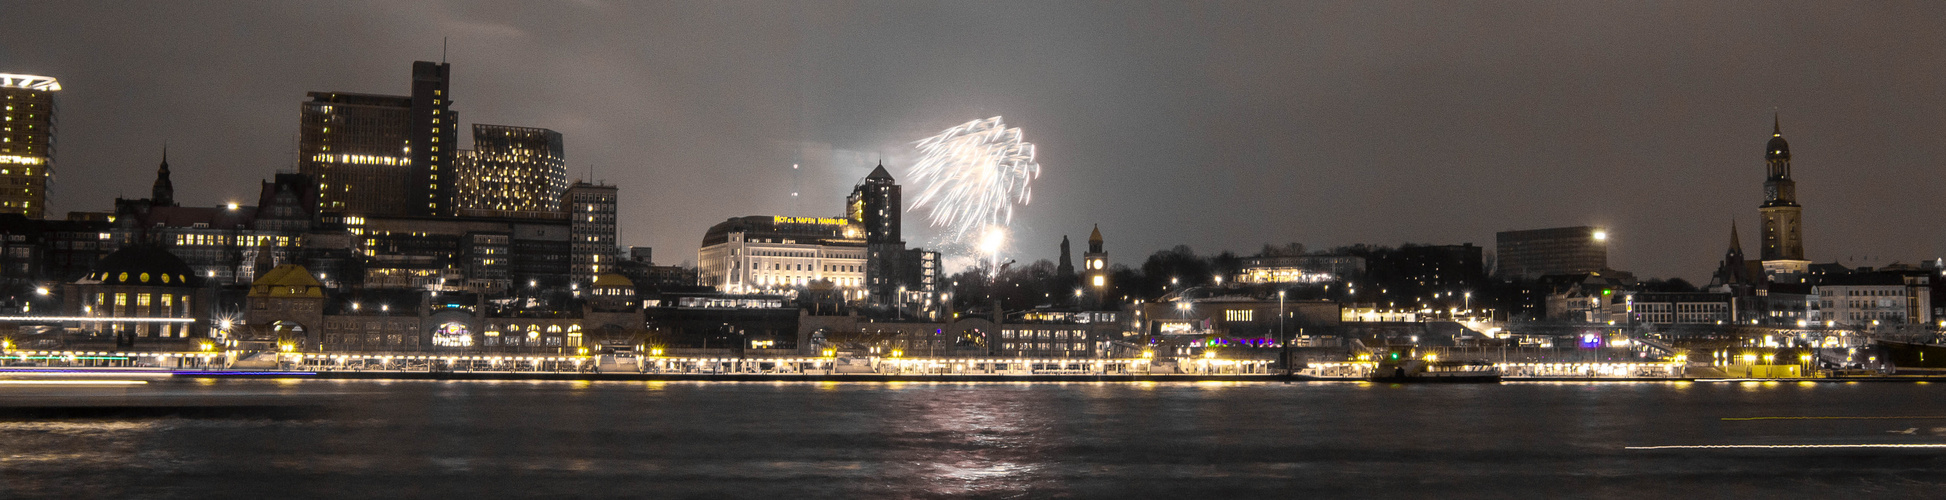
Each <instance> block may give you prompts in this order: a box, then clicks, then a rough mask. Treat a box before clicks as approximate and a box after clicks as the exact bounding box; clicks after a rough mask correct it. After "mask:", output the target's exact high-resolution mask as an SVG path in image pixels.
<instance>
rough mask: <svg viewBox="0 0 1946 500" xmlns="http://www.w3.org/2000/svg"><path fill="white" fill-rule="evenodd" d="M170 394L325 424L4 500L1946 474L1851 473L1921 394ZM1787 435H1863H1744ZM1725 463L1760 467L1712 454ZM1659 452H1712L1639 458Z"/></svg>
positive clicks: (543, 387)
mask: <svg viewBox="0 0 1946 500" xmlns="http://www.w3.org/2000/svg"><path fill="white" fill-rule="evenodd" d="M150 386H154V387H150ZM150 386H144V387H143V388H142V389H141V391H143V393H141V394H137V395H135V396H133V397H136V398H137V399H140V398H145V397H146V398H150V399H148V400H149V401H162V400H166V401H171V402H173V404H183V405H189V404H195V403H198V402H204V403H212V402H214V403H221V402H225V401H233V400H234V398H236V397H239V396H238V395H244V396H242V397H244V398H245V399H260V398H273V399H274V400H280V401H297V402H302V403H304V404H312V405H317V406H319V407H320V409H319V410H318V411H316V412H315V413H314V414H311V415H308V416H302V417H298V418H289V419H277V418H262V417H259V416H251V415H236V416H230V417H222V418H181V417H154V418H151V417H108V418H58V419H54V420H47V419H22V418H14V419H6V418H4V417H0V436H4V438H0V471H5V473H0V491H5V492H7V493H8V494H9V495H18V496H67V497H73V496H83V497H128V496H151V497H155V496H160V497H170V496H215V497H235V496H244V495H263V494H265V493H269V492H311V493H315V494H319V495H332V496H348V497H358V496H366V497H395V496H401V495H404V496H413V495H438V496H484V497H503V496H616V497H644V496H647V497H688V496H754V497H803V496H812V497H852V498H855V497H890V498H905V497H942V496H976V497H1014V498H1042V497H1060V496H1077V497H1103V496H1127V497H1186V498H1188V497H1207V496H1248V497H1266V496H1269V497H1289V496H1323V497H1373V496H1430V497H1447V496H1455V495H1460V496H1464V495H1466V494H1487V493H1485V492H1492V493H1498V494H1488V496H1530V497H1584V498H1585V497H1596V498H1599V497H1624V498H1625V497H1639V496H1643V495H1645V494H1651V493H1655V492H1668V493H1675V492H1693V491H1704V490H1707V491H1713V492H1718V493H1722V494H1723V496H1728V497H1747V496H1757V495H1783V494H1792V495H1797V496H1812V497H1818V496H1857V494H1858V493H1859V492H1860V491H1859V490H1858V489H1857V488H1858V486H1859V485H1873V487H1874V488H1876V489H1875V490H1874V492H1875V493H1876V494H1878V495H1880V496H1905V495H1925V494H1927V493H1930V492H1932V491H1935V489H1936V488H1937V487H1939V486H1940V479H1939V478H1936V477H1933V474H1931V473H1930V471H1933V470H1936V469H1939V468H1942V467H1946V458H1942V457H1946V455H1942V454H1939V453H1938V452H1937V450H1936V449H1932V448H1926V447H1919V446H1897V447H1880V446H1875V447H1872V448H1842V447H1834V446H1851V445H1880V444H1886V445H1935V444H1942V443H1946V441H1942V439H1946V435H1943V434H1942V433H1946V426H1942V424H1940V420H1937V419H1932V420H1927V418H1932V417H1929V416H1937V415H1938V414H1939V412H1938V411H1937V408H1936V407H1935V406H1934V405H1931V404H1929V403H1928V402H1929V401H1933V400H1936V399H1937V398H1938V395H1937V394H1933V393H1932V392H1931V391H1933V390H1934V389H1932V388H1930V387H1925V386H1918V385H1911V384H1830V385H1825V386H1822V387H1819V388H1817V389H1816V390H1812V389H1809V388H1807V387H1805V386H1804V385H1802V384H1795V383H1792V384H1771V385H1764V384H1744V383H1735V384H1691V383H1680V382H1679V383H1644V384H1607V383H1547V384H1525V383H1523V384H1503V385H1483V386H1469V387H1431V386H1422V385H1405V386H1398V387H1392V386H1383V387H1381V386H1377V385H1375V384H1371V383H1365V382H1354V383H1316V384H1309V383H1298V384H1282V383H1226V384H1178V383H1153V382H1151V383H1130V384H1121V383H1072V384H1033V383H965V384H961V383H903V384H876V383H829V382H824V383H768V382H763V383H740V382H663V381H650V382H594V383H585V382H546V383H525V382H519V383H491V382H438V381H417V382H414V381H401V382H337V381H333V382H323V381H306V382H303V383H297V384H289V383H281V382H271V381H240V380H226V381H221V382H216V383H213V384H212V383H204V382H203V381H193V382H183V383H158V384H150ZM4 395H5V394H4V393H0V396H4ZM277 398H281V399H277ZM19 399H20V398H6V397H0V404H15V402H17V401H18V400H19ZM1765 416H1779V417H1822V416H1834V417H1845V418H1791V419H1766V420H1726V418H1747V417H1765ZM1908 429H1909V430H1911V432H1910V433H1907V432H1905V431H1906V430H1908ZM1891 431H1898V432H1891ZM1712 445H1736V446H1739V447H1737V448H1694V447H1697V446H1712ZM1800 445H1804V446H1800ZM1641 446H1677V447H1690V448H1658V449H1646V450H1629V449H1627V448H1628V447H1641ZM1847 450H1850V451H1847ZM1860 450H1863V451H1860ZM1800 466H1803V467H1810V468H1809V469H1800V468H1798V467H1800ZM102 471H114V472H113V473H110V474H104V473H102ZM213 477H221V478H223V480H222V481H211V480H209V478H213ZM1401 478H1405V479H1408V481H1403V482H1402V481H1400V479H1401ZM1784 478H1789V480H1784ZM158 491H160V492H161V493H155V492H158ZM273 494H274V493H273Z"/></svg>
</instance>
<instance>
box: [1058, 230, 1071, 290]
mask: <svg viewBox="0 0 1946 500" xmlns="http://www.w3.org/2000/svg"><path fill="white" fill-rule="evenodd" d="M1068 255H1069V253H1068V237H1067V235H1061V261H1060V262H1059V263H1057V264H1055V267H1054V273H1055V274H1056V275H1059V276H1060V277H1061V279H1063V280H1068V279H1073V278H1074V259H1072V258H1070V257H1069V256H1068Z"/></svg>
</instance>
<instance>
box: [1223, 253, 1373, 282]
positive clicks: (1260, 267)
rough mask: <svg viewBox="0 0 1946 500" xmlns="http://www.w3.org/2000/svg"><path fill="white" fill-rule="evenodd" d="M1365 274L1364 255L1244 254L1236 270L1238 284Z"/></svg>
mask: <svg viewBox="0 0 1946 500" xmlns="http://www.w3.org/2000/svg"><path fill="white" fill-rule="evenodd" d="M1364 273H1365V258H1364V257H1359V256H1356V255H1287V256H1277V257H1263V256H1258V257H1246V258H1244V259H1243V268H1242V269H1241V270H1239V271H1238V272H1237V276H1236V282H1238V283H1324V282H1330V281H1344V280H1347V279H1354V278H1357V277H1359V276H1360V275H1363V274H1364Z"/></svg>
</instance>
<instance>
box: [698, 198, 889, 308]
mask: <svg viewBox="0 0 1946 500" xmlns="http://www.w3.org/2000/svg"><path fill="white" fill-rule="evenodd" d="M865 252H866V244H865V237H864V234H863V231H862V230H861V229H860V228H859V227H857V225H855V224H853V223H852V221H851V220H850V219H842V218H818V217H786V216H781V215H779V216H750V217H737V218H733V219H730V220H727V221H723V222H722V223H718V224H717V225H715V226H711V227H710V229H709V232H707V233H705V234H704V235H703V246H702V250H701V251H700V252H699V253H698V256H697V262H696V264H697V265H696V268H697V272H698V274H699V275H700V281H701V282H702V284H704V285H710V286H715V287H717V289H719V290H722V291H724V292H728V293H780V292H789V291H791V290H793V289H795V288H797V287H802V286H808V285H810V284H811V283H813V282H817V281H825V280H829V281H830V282H831V284H832V285H833V286H835V287H837V288H838V289H839V290H841V291H843V293H844V297H845V298H846V299H849V300H857V299H862V298H865V297H866V295H867V294H866V293H865V290H866V282H865V276H866V272H865V266H866V258H865Z"/></svg>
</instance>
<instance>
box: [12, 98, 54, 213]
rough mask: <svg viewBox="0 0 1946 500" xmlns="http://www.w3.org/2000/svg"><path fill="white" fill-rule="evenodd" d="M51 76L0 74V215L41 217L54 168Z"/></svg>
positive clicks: (44, 210) (45, 209)
mask: <svg viewBox="0 0 1946 500" xmlns="http://www.w3.org/2000/svg"><path fill="white" fill-rule="evenodd" d="M59 91H61V83H60V82H58V81H56V80H55V79H54V78H51V77H45V76H34V75H15V74H4V73H0V103H4V104H0V117H4V120H3V121H0V213H9V214H21V215H25V216H27V218H30V219H38V218H41V216H42V215H43V214H45V213H46V211H47V180H48V178H49V177H51V176H52V175H53V173H54V172H53V167H54V93H55V92H59Z"/></svg>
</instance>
